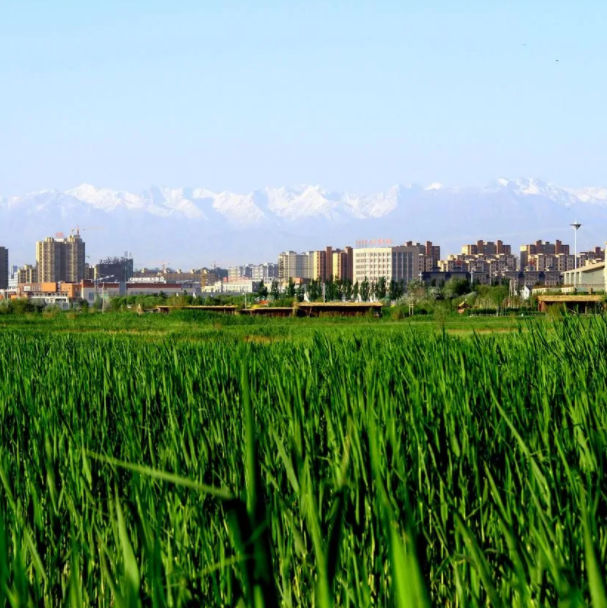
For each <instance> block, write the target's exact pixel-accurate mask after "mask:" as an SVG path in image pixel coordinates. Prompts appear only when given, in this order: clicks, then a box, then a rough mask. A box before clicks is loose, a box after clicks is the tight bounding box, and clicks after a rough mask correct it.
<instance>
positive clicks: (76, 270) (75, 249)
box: [36, 232, 86, 283]
mask: <svg viewBox="0 0 607 608" xmlns="http://www.w3.org/2000/svg"><path fill="white" fill-rule="evenodd" d="M85 259H86V255H85V244H84V241H83V240H82V238H81V237H80V234H79V233H78V232H76V234H72V235H70V236H68V237H67V238H58V239H54V238H52V237H48V238H46V239H44V241H38V242H37V243H36V263H37V266H38V280H39V281H40V282H41V283H52V282H58V281H65V282H68V283H77V282H78V281H82V280H83V279H84V274H85V273H84V265H85Z"/></svg>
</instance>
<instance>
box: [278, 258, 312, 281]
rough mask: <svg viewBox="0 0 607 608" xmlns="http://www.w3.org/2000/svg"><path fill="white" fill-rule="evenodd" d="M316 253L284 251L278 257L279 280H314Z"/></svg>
mask: <svg viewBox="0 0 607 608" xmlns="http://www.w3.org/2000/svg"><path fill="white" fill-rule="evenodd" d="M314 253H315V252H314V251H306V252H304V253H297V252H295V251H283V253H281V254H280V255H279V256H278V278H279V280H281V281H287V280H289V279H290V278H291V279H310V278H312V272H313V264H314Z"/></svg>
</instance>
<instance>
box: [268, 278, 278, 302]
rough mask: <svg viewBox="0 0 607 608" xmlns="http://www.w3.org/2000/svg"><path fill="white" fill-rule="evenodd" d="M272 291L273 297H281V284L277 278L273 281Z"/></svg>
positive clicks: (276, 298)
mask: <svg viewBox="0 0 607 608" xmlns="http://www.w3.org/2000/svg"><path fill="white" fill-rule="evenodd" d="M270 293H271V294H272V297H273V298H274V299H275V300H278V298H279V297H280V285H279V284H278V281H277V280H276V279H274V280H273V281H272V286H271V287H270Z"/></svg>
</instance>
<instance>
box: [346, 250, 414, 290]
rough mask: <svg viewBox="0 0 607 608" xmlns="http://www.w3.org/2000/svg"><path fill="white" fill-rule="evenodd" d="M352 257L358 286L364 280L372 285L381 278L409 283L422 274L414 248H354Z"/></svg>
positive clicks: (355, 280)
mask: <svg viewBox="0 0 607 608" xmlns="http://www.w3.org/2000/svg"><path fill="white" fill-rule="evenodd" d="M353 256H354V262H353V268H354V282H355V283H356V282H358V283H359V284H360V283H362V282H363V281H364V280H365V279H367V280H368V281H369V282H371V283H373V282H375V281H377V280H378V279H380V278H381V277H384V278H385V279H386V281H390V280H392V279H394V280H395V281H404V282H405V283H409V282H410V281H412V280H413V279H416V278H418V277H419V275H420V273H421V272H423V268H422V262H423V260H422V258H421V256H420V253H419V249H418V247H416V246H413V247H407V246H406V245H401V246H398V247H368V248H356V249H354V250H353Z"/></svg>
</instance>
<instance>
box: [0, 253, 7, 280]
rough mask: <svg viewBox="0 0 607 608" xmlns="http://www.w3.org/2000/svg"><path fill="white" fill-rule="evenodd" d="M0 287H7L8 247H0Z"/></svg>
mask: <svg viewBox="0 0 607 608" xmlns="http://www.w3.org/2000/svg"><path fill="white" fill-rule="evenodd" d="M0 289H8V249H7V248H6V247H0Z"/></svg>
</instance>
